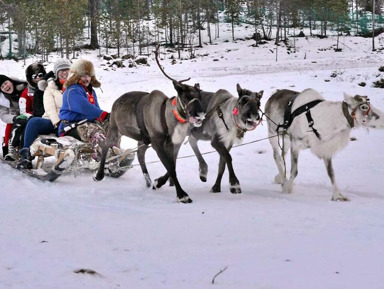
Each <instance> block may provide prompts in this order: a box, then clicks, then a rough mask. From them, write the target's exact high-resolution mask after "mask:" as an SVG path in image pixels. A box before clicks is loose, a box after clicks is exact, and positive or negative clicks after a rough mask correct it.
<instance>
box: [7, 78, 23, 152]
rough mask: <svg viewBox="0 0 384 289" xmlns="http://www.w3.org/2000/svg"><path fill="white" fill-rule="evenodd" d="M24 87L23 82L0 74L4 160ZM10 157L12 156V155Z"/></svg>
mask: <svg viewBox="0 0 384 289" xmlns="http://www.w3.org/2000/svg"><path fill="white" fill-rule="evenodd" d="M26 87H27V83H26V82H25V81H22V80H19V79H16V78H10V77H8V76H6V75H3V74H0V119H1V121H3V122H4V123H6V124H7V125H6V127H5V133H4V143H3V157H4V158H5V159H7V156H8V154H9V140H10V136H11V131H12V124H13V120H14V119H15V118H16V117H17V116H18V115H19V114H20V109H19V98H20V95H21V93H22V92H23V90H24V89H25V88H26ZM11 150H12V149H11ZM11 155H12V156H13V154H11ZM11 155H10V156H9V157H11Z"/></svg>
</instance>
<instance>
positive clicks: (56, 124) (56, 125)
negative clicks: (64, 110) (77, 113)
mask: <svg viewBox="0 0 384 289" xmlns="http://www.w3.org/2000/svg"><path fill="white" fill-rule="evenodd" d="M60 123H61V120H59V121H58V122H56V123H55V125H54V126H53V127H54V128H58V127H59V125H60Z"/></svg>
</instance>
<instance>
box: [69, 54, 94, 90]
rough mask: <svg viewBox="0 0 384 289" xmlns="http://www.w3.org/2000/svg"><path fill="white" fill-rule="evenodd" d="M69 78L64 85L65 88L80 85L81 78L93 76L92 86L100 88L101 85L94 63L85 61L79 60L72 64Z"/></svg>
mask: <svg viewBox="0 0 384 289" xmlns="http://www.w3.org/2000/svg"><path fill="white" fill-rule="evenodd" d="M69 73H70V74H69V76H68V79H67V81H66V82H65V83H64V87H65V88H67V87H69V86H71V85H72V84H75V83H78V82H79V80H80V77H81V76H84V75H89V76H91V85H92V86H93V87H100V86H101V83H100V82H99V81H98V80H97V79H96V76H95V68H94V67H93V64H92V62H90V61H88V60H84V59H80V60H77V61H76V62H74V63H72V64H71V67H70V68H69Z"/></svg>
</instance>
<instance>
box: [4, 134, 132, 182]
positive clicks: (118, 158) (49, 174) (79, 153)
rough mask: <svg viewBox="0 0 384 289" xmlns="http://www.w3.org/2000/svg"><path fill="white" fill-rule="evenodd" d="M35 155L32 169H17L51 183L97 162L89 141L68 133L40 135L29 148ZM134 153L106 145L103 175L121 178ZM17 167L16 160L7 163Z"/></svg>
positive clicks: (93, 166)
mask: <svg viewBox="0 0 384 289" xmlns="http://www.w3.org/2000/svg"><path fill="white" fill-rule="evenodd" d="M30 152H31V155H32V156H33V157H34V160H33V162H32V165H33V168H32V169H20V171H22V172H23V173H25V174H27V175H29V176H31V177H34V178H37V179H40V180H43V181H49V182H53V181H55V180H56V179H57V178H59V177H60V176H61V175H62V174H64V173H65V174H73V175H75V176H76V175H79V174H81V173H83V172H85V171H92V172H93V171H96V170H97V169H98V168H99V161H98V160H95V159H94V158H92V154H93V153H94V149H93V146H92V144H90V143H84V142H82V141H79V140H77V139H75V138H73V137H71V136H64V137H57V136H55V135H48V136H46V135H44V136H39V137H38V138H37V139H36V140H35V141H34V142H33V144H32V145H31V147H30ZM134 158H135V153H134V152H132V150H130V149H127V150H123V149H120V148H118V147H116V146H113V147H111V148H109V151H108V154H107V159H106V163H105V174H106V175H108V176H110V177H112V178H119V177H121V176H122V175H123V174H124V173H125V172H126V171H127V170H128V169H130V168H132V162H133V160H134ZM2 161H3V162H6V163H8V164H9V165H11V166H12V167H14V168H16V165H17V161H14V162H7V161H5V160H4V159H2Z"/></svg>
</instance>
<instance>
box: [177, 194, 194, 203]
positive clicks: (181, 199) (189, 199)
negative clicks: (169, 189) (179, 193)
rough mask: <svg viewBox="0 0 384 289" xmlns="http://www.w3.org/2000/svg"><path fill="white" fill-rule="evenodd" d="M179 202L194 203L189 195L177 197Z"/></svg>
mask: <svg viewBox="0 0 384 289" xmlns="http://www.w3.org/2000/svg"><path fill="white" fill-rule="evenodd" d="M177 202H179V203H183V204H189V203H192V199H191V198H190V197H189V196H185V197H182V198H177Z"/></svg>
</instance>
